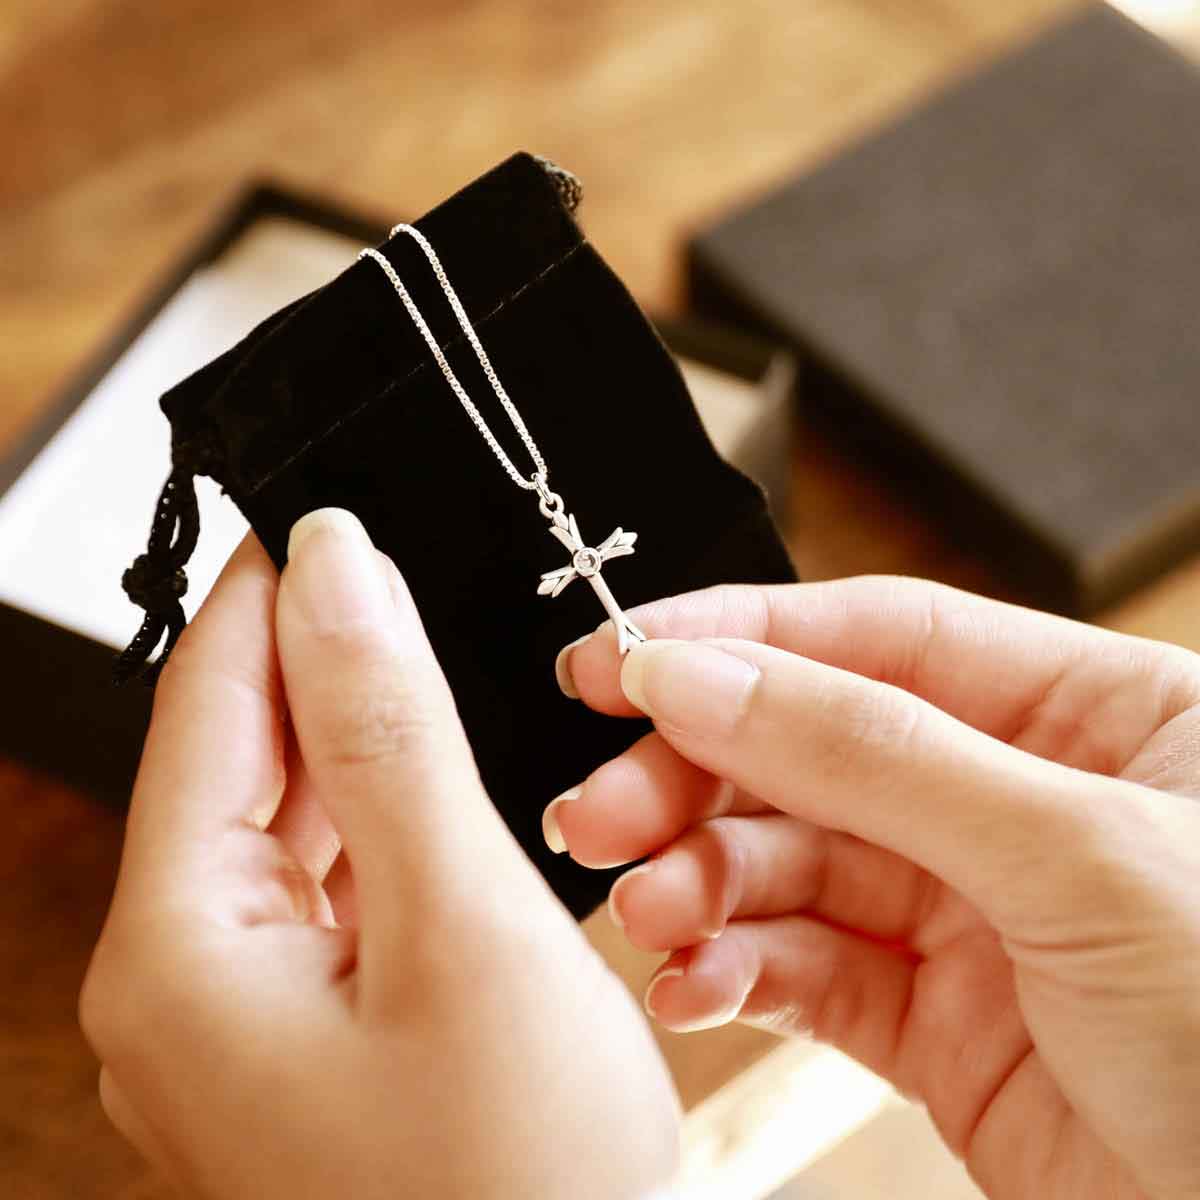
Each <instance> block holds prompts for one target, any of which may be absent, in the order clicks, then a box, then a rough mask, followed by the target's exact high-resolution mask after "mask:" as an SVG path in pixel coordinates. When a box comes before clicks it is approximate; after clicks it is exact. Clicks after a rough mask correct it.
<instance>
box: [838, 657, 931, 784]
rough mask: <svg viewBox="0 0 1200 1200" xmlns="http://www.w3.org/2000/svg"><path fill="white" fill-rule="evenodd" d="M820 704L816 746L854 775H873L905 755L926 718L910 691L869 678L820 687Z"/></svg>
mask: <svg viewBox="0 0 1200 1200" xmlns="http://www.w3.org/2000/svg"><path fill="white" fill-rule="evenodd" d="M821 708H822V710H823V716H824V721H823V724H822V727H821V736H820V742H821V746H820V749H821V751H823V754H824V756H825V757H826V758H827V759H829V760H831V765H833V766H835V767H837V768H839V769H841V770H843V771H848V772H853V773H854V774H856V775H876V774H878V773H879V772H880V771H884V770H889V769H891V767H892V766H894V765H897V764H900V763H902V762H904V761H905V760H906V759H908V758H909V757H911V755H912V753H913V751H914V749H915V747H916V745H917V743H918V742H919V741H920V740H921V738H922V736H923V733H924V728H925V725H926V723H927V717H926V715H925V712H924V710H923V706H922V704H921V702H920V701H918V700H917V699H916V698H915V697H913V696H910V695H909V694H908V693H906V692H903V691H901V690H900V689H899V688H895V687H892V686H890V685H888V684H880V683H876V682H874V681H870V680H853V681H851V682H849V683H848V684H847V683H845V681H839V682H838V684H837V685H834V686H832V687H829V688H827V689H825V695H824V696H823V697H822V698H821Z"/></svg>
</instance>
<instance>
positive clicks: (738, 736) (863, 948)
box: [545, 579, 1200, 1200]
mask: <svg viewBox="0 0 1200 1200" xmlns="http://www.w3.org/2000/svg"><path fill="white" fill-rule="evenodd" d="M632 615H633V616H634V618H635V620H636V621H637V622H638V624H639V625H641V626H642V628H643V629H645V630H646V632H647V633H648V635H649V636H650V637H651V639H657V640H651V641H650V642H648V643H647V644H646V645H644V646H641V647H637V648H635V649H634V650H632V651H631V652H630V654H629V655H628V656H627V657H626V659H625V660H624V664H623V665H622V664H621V663H620V661H619V659H618V657H617V655H616V653H615V646H614V642H613V636H612V633H611V631H607V630H601V631H598V632H597V633H596V634H595V635H593V636H592V637H590V638H588V639H586V640H585V641H584V642H583V643H582V644H578V645H576V646H573V647H568V649H567V650H566V651H564V653H563V655H562V656H561V657H560V661H559V678H560V681H561V682H562V683H563V684H564V688H565V690H567V691H568V692H569V693H571V694H578V695H579V696H581V697H582V700H583V702H584V703H587V704H589V705H590V706H592V707H593V708H595V709H597V710H598V711H601V712H605V713H611V714H614V715H618V716H621V715H632V714H634V713H635V712H638V711H639V710H640V711H643V712H645V713H647V714H648V715H650V716H651V717H652V718H653V719H654V721H655V725H656V729H655V732H653V733H651V734H649V735H648V736H647V737H646V738H644V739H643V740H642V741H640V742H638V743H637V744H636V745H635V746H634V747H633V748H632V749H630V750H629V751H628V752H627V753H625V754H624V755H622V756H621V757H620V758H618V759H616V760H614V761H612V762H609V763H607V764H605V765H604V766H602V767H601V768H600V769H599V770H598V771H596V772H595V773H594V774H593V775H592V776H591V777H590V778H589V779H587V780H586V781H584V782H583V784H582V785H581V787H580V788H579V789H572V791H571V792H569V793H567V795H566V796H565V797H563V798H560V800H558V801H555V802H554V803H553V804H552V805H551V806H550V808H549V810H548V811H547V814H546V818H545V827H546V832H547V840H548V841H549V842H550V844H551V845H552V846H554V847H555V848H563V847H564V846H565V848H567V849H569V851H570V853H571V855H572V856H573V857H574V858H575V859H577V860H578V861H579V862H581V863H585V864H587V865H589V866H595V867H600V866H612V865H616V864H620V863H625V862H633V861H635V860H637V859H640V858H643V857H644V856H650V859H649V862H648V863H646V864H644V865H642V866H639V867H636V868H634V869H633V870H631V871H629V872H628V873H626V875H624V876H622V877H621V878H620V879H619V880H618V881H617V883H616V884H615V885H614V887H613V892H612V895H611V897H610V904H609V908H610V912H611V913H612V915H613V917H614V920H616V921H617V922H618V924H620V925H621V926H623V928H624V929H625V932H626V934H627V936H628V937H629V939H630V940H631V941H632V942H633V944H634V945H636V946H639V947H641V948H643V949H650V950H662V951H667V952H668V954H669V957H668V958H667V960H666V962H665V964H664V967H663V968H662V969H661V970H660V972H659V973H658V975H657V976H656V977H655V978H654V979H653V980H652V981H651V984H650V987H649V989H648V992H647V997H646V1002H647V1006H648V1008H649V1009H650V1011H652V1012H653V1014H654V1015H655V1016H656V1017H657V1018H658V1020H659V1021H661V1022H662V1023H663V1024H664V1025H666V1026H668V1027H669V1028H672V1029H677V1030H687V1029H696V1028H705V1027H709V1026H713V1025H719V1024H722V1023H724V1022H727V1021H731V1020H737V1021H742V1022H745V1023H748V1024H752V1025H758V1026H763V1027H766V1028H768V1029H771V1030H774V1031H776V1032H779V1033H781V1034H787V1033H801V1032H803V1033H811V1034H812V1035H814V1036H815V1037H817V1038H819V1039H821V1040H823V1041H827V1042H831V1043H833V1044H835V1045H837V1046H838V1047H840V1048H841V1049H842V1050H844V1051H845V1052H847V1053H848V1054H850V1055H851V1056H853V1057H854V1058H856V1059H858V1060H859V1061H861V1062H862V1063H864V1064H866V1065H867V1066H868V1067H870V1068H871V1069H873V1070H875V1071H877V1072H878V1073H879V1074H881V1075H883V1076H885V1077H886V1078H887V1079H889V1080H890V1081H891V1082H892V1083H893V1084H895V1086H896V1087H897V1088H899V1089H900V1090H901V1091H903V1092H905V1093H907V1094H908V1095H910V1096H912V1097H914V1098H915V1099H917V1100H919V1101H921V1102H922V1103H924V1104H925V1105H926V1106H927V1107H928V1110H929V1112H930V1114H931V1115H932V1117H933V1119H934V1121H935V1122H936V1124H937V1126H938V1128H939V1130H940V1131H941V1134H942V1136H943V1137H944V1139H945V1141H946V1142H947V1144H948V1145H949V1146H950V1148H951V1149H952V1150H954V1151H955V1152H956V1153H958V1154H959V1155H961V1156H962V1157H963V1158H964V1159H965V1161H966V1163H967V1165H968V1167H969V1169H970V1171H971V1173H972V1175H973V1176H974V1178H975V1179H976V1180H977V1181H978V1183H979V1184H980V1186H981V1187H982V1188H983V1190H984V1191H985V1192H986V1193H987V1194H988V1195H989V1196H991V1197H994V1198H995V1200H1010V1198H1011V1200H1027V1198H1028V1197H1031V1196H1037V1197H1040V1198H1043V1200H1054V1198H1060V1197H1061V1198H1062V1200H1068V1198H1070V1200H1076V1198H1081V1197H1088V1198H1089V1200H1093V1198H1117V1197H1120V1198H1122V1200H1124V1198H1132V1197H1154V1198H1155V1200H1158V1198H1162V1200H1168V1198H1170V1200H1182V1198H1184V1197H1197V1196H1200V805H1198V804H1197V795H1198V793H1200V658H1198V657H1197V656H1195V655H1192V654H1190V653H1188V652H1186V651H1183V650H1180V649H1178V648H1174V647H1170V646H1166V645H1159V644H1155V643H1151V642H1146V641H1141V640H1138V639H1134V638H1130V637H1124V636H1120V635H1117V634H1113V633H1109V632H1105V631H1102V630H1098V629H1094V628H1090V627H1087V626H1083V625H1078V624H1075V623H1072V622H1069V621H1065V620H1060V619H1057V618H1054V617H1049V616H1045V615H1042V614H1038V613H1033V612H1029V611H1026V610H1022V609H1019V608H1014V607H1010V606H1006V605H1002V604H997V603H993V602H990V601H986V600H983V599H980V598H978V597H974V596H970V595H966V594H964V593H960V592H956V591H953V590H951V589H948V588H944V587H939V586H937V585H933V584H928V583H923V582H920V581H915V580H897V579H851V580H845V581H841V582H836V583H829V584H815V585H798V586H791V587H782V588H750V587H742V588H738V587H734V588H720V589H717V590H714V591H709V592H703V593H698V594H694V595H690V596H684V597H679V598H676V599H673V600H667V601H664V602H662V603H659V604H655V605H652V606H649V607H647V608H642V609H638V610H637V611H636V612H634V613H633V614H632ZM670 639H682V640H670Z"/></svg>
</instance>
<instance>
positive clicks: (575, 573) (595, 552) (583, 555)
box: [359, 225, 646, 654]
mask: <svg viewBox="0 0 1200 1200" xmlns="http://www.w3.org/2000/svg"><path fill="white" fill-rule="evenodd" d="M398 233H405V234H408V235H409V236H410V237H411V238H412V239H413V240H414V241H415V242H416V243H417V245H418V246H420V248H421V250H422V252H423V253H424V255H425V257H426V258H427V259H428V260H429V265H430V267H432V268H433V273H434V276H435V277H436V278H437V281H438V283H439V284H440V285H441V289H442V291H443V293H444V294H445V296H446V299H447V300H448V301H449V302H450V307H451V308H452V309H453V310H454V315H455V317H457V318H458V323H459V325H460V326H461V327H462V331H463V334H464V335H465V336H466V339H467V341H468V342H469V343H470V344H471V349H472V350H474V351H475V357H476V358H477V359H478V360H479V365H480V367H481V368H482V369H483V373H484V375H485V376H486V378H487V381H488V383H490V384H491V386H492V390H493V391H494V392H495V393H496V398H497V399H498V400H499V401H500V405H501V407H502V408H503V409H504V411H505V413H506V414H507V416H508V419H509V420H510V421H511V422H512V425H513V428H514V429H515V430H516V431H517V434H518V435H519V436H520V438H521V441H522V442H523V443H524V445H525V449H526V450H527V451H528V452H529V457H530V458H531V459H532V460H533V465H534V468H535V469H534V471H533V473H532V474H531V475H529V476H528V477H526V476H524V475H522V474H521V472H520V471H519V470H518V469H517V467H516V466H515V465H514V463H513V461H512V459H511V458H509V456H508V454H507V453H505V450H504V447H503V446H501V445H500V443H499V441H497V439H496V435H495V434H494V433H493V432H492V430H491V428H490V427H489V426H488V423H487V421H486V420H484V417H483V414H482V413H481V412H480V411H479V409H478V408H477V407H476V406H475V403H474V401H472V399H471V397H470V396H468V395H467V392H466V389H465V388H464V387H463V386H462V384H461V383H460V382H459V381H458V376H457V375H455V374H454V371H453V369H452V368H451V366H450V364H449V362H448V361H447V360H446V355H445V353H444V352H443V350H442V348H441V346H439V345H438V342H437V339H436V338H435V337H434V336H433V334H432V332H430V329H429V326H428V324H426V321H425V318H424V317H423V316H422V315H421V310H420V309H419V308H418V307H417V305H416V303H415V302H414V300H413V298H412V296H411V295H409V292H408V289H407V288H406V287H405V286H404V283H403V281H402V280H401V279H400V276H399V275H397V274H396V269H395V267H393V266H392V264H391V263H390V262H388V260H387V259H386V258H385V257H384V256H383V255H382V254H381V253H380V252H379V251H378V250H363V251H362V252H361V253H360V254H359V258H371V259H374V260H375V262H376V263H378V264H379V266H380V267H381V268H382V269H383V273H384V274H385V275H386V276H387V277H388V281H389V282H390V283H391V285H392V287H393V288H394V289H395V290H396V294H397V295H398V296H399V297H400V299H401V301H403V303H404V307H405V308H406V309H407V310H408V315H409V316H410V317H412V320H413V324H414V325H416V327H417V330H418V331H419V332H420V334H421V337H422V338H424V339H425V344H426V345H427V346H428V347H429V351H430V353H431V354H432V355H433V357H434V361H435V362H436V363H437V365H438V367H439V368H440V370H441V372H442V374H443V375H444V376H445V379H446V382H447V383H448V384H449V385H450V389H451V391H453V392H454V394H455V395H456V396H457V397H458V400H459V403H461V404H462V406H463V409H464V410H465V411H466V414H467V416H468V417H470V418H471V422H472V424H474V426H475V428H476V429H477V430H478V431H479V433H480V436H481V437H482V438H483V440H484V441H485V442H486V443H487V445H488V447H489V448H490V450H491V451H492V453H493V454H494V455H495V456H496V458H497V460H498V461H499V463H500V465H501V466H502V467H503V468H504V470H505V473H506V474H507V475H508V477H509V478H510V479H511V480H512V481H513V483H515V484H516V485H517V487H519V488H521V489H522V490H523V491H531V492H535V493H536V494H537V498H538V511H539V512H540V513H541V514H542V516H543V517H545V518H546V520H547V521H549V522H550V529H549V532H550V535H551V536H552V537H554V538H557V539H558V540H559V541H560V542H561V543H562V544H563V545H564V546H565V547H566V549H567V551H568V552H569V553H570V555H571V561H570V562H569V563H568V564H567V565H566V566H565V567H559V568H558V569H557V570H554V571H547V572H546V573H545V574H544V575H542V578H541V582H540V583H539V584H538V589H537V591H538V595H539V596H551V597H554V596H557V595H558V594H559V593H560V592H562V591H563V589H564V588H565V587H566V586H567V585H568V584H569V583H572V582H573V581H574V580H576V579H586V580H587V581H588V583H590V584H591V585H592V590H593V591H594V592H595V593H596V596H597V598H598V599H599V601H600V603H601V604H602V605H603V606H604V611H605V612H606V613H608V615H609V617H610V618H611V619H612V623H613V625H614V626H615V628H616V631H617V647H618V649H619V651H620V653H621V654H625V653H626V652H627V651H628V650H629V647H630V646H631V645H632V644H633V643H634V642H644V641H645V640H646V635H645V634H644V633H643V632H642V631H641V630H640V629H639V628H638V627H637V626H636V625H635V624H634V623H633V622H632V621H631V620H630V619H629V618H628V617H627V616H626V615H625V613H624V611H623V610H622V609H621V606H620V605H619V604H618V603H617V599H616V597H615V596H614V595H613V594H612V592H611V591H610V590H609V586H608V584H607V583H606V582H605V580H604V576H603V575H602V574H601V568H602V567H603V566H604V564H605V563H606V562H607V561H608V560H609V559H610V558H620V557H622V556H624V555H626V554H632V553H633V552H634V549H633V544H634V542H636V541H637V534H636V533H631V532H626V531H625V530H623V529H621V528H620V527H618V528H616V529H614V530H613V532H612V533H610V534H609V535H608V537H606V538H605V539H604V541H602V542H601V543H600V544H599V545H598V546H589V545H588V544H587V542H585V541H584V540H583V536H582V535H581V534H580V532H579V525H578V524H577V523H576V520H575V517H574V515H573V514H571V513H568V512H566V511H564V510H565V506H564V504H563V499H562V497H561V496H560V495H559V494H558V493H557V492H552V491H551V490H550V483H549V479H550V470H549V468H548V467H547V466H546V460H545V459H544V458H543V457H542V452H541V450H539V449H538V445H537V443H536V442H535V441H534V440H533V436H532V435H531V434H530V432H529V430H528V428H526V425H525V421H524V419H523V418H522V416H521V414H520V412H519V411H518V409H517V406H516V405H515V404H514V403H513V402H512V400H511V399H510V398H509V395H508V393H507V392H506V391H505V390H504V385H503V384H502V383H501V382H500V379H499V377H498V376H497V375H496V372H495V369H494V368H493V367H492V364H491V361H490V360H489V358H488V356H487V351H486V350H484V348H483V345H482V343H481V342H480V340H479V336H478V335H477V334H476V332H475V327H474V326H473V325H472V324H471V320H470V318H469V317H468V316H467V313H466V310H465V309H464V308H463V306H462V303H461V301H460V300H459V298H458V293H457V292H456V291H455V290H454V287H453V285H452V284H451V283H450V280H449V279H448V278H447V277H446V272H445V270H444V269H443V268H442V264H441V260H440V259H439V258H438V256H437V253H436V252H435V251H434V248H433V247H432V246H431V245H430V244H429V240H428V239H427V238H426V237H425V235H424V234H423V233H421V231H420V230H419V229H416V228H414V227H413V226H412V225H397V226H396V227H395V228H394V229H393V230H392V232H391V236H392V237H395V236H396V234H398Z"/></svg>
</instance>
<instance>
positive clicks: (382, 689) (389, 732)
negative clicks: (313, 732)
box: [319, 676, 438, 767]
mask: <svg viewBox="0 0 1200 1200" xmlns="http://www.w3.org/2000/svg"><path fill="white" fill-rule="evenodd" d="M364 678H365V684H364V685H362V686H356V687H355V688H354V690H353V692H352V693H351V694H350V695H348V696H343V697H334V698H331V702H330V703H328V704H326V705H324V706H323V710H324V715H323V719H322V721H321V722H320V729H319V738H320V741H321V746H320V751H319V752H320V754H321V756H322V757H323V758H325V760H326V761H327V762H329V763H330V764H331V765H333V766H336V767H364V766H372V765H377V764H379V763H381V762H387V761H389V760H390V759H392V758H394V757H395V755H396V754H397V753H400V752H402V751H403V750H404V749H405V748H407V747H410V746H412V745H413V744H414V743H421V742H424V741H426V740H428V739H429V738H430V737H432V736H434V735H435V734H436V732H437V729H438V721H437V719H436V718H435V715H434V713H433V711H432V706H431V705H430V704H429V703H428V701H427V700H426V699H425V698H424V697H423V696H422V695H421V693H420V689H418V688H416V687H414V686H412V685H411V684H404V685H398V684H397V683H396V682H395V680H394V679H393V680H391V681H383V682H381V683H380V684H379V685H378V686H376V685H374V684H373V683H372V682H371V679H370V677H369V676H368V677H364Z"/></svg>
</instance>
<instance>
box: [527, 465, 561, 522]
mask: <svg viewBox="0 0 1200 1200" xmlns="http://www.w3.org/2000/svg"><path fill="white" fill-rule="evenodd" d="M529 481H530V482H531V483H532V484H533V490H534V491H535V492H537V494H538V511H539V512H540V513H541V514H542V516H543V517H545V518H546V519H547V520H548V521H549V520H553V518H554V514H555V513H560V512H562V510H563V498H562V497H561V496H560V495H559V494H558V493H557V492H552V491H551V490H550V485H549V484H548V483H547V482H546V476H545V473H544V472H542V471H535V472H534V473H533V474H532V475H531V476H530V477H529Z"/></svg>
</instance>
